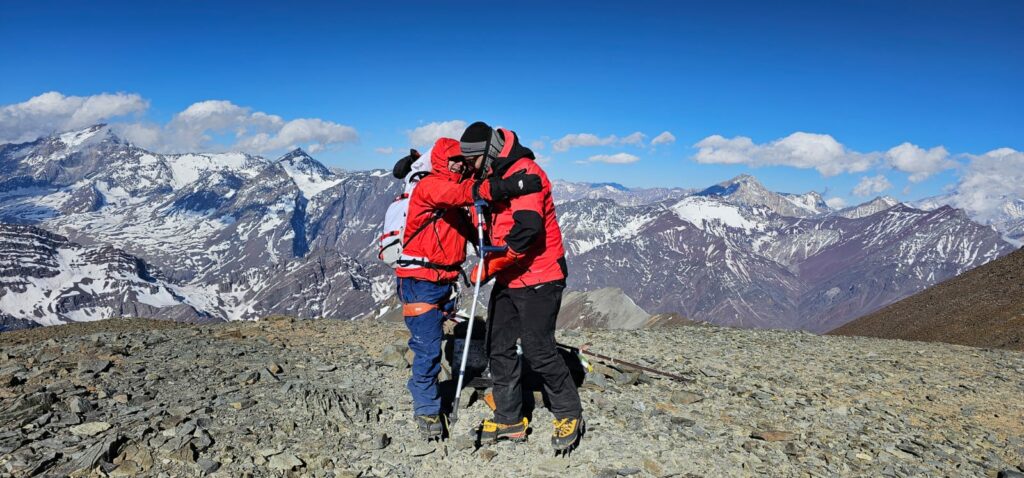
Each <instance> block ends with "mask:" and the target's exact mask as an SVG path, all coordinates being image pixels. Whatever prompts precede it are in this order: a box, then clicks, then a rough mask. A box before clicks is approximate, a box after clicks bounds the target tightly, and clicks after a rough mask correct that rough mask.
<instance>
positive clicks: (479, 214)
mask: <svg viewBox="0 0 1024 478" xmlns="http://www.w3.org/2000/svg"><path fill="white" fill-rule="evenodd" d="M486 206H487V204H486V203H484V202H483V201H476V202H474V203H473V212H474V213H475V214H474V216H475V217H476V236H477V241H478V242H479V246H478V248H477V251H478V252H479V254H480V262H479V263H478V264H477V266H476V269H475V270H476V276H474V279H472V280H473V281H474V286H473V302H472V304H471V305H470V307H469V320H468V321H467V322H468V324H467V325H466V335H465V340H466V343H468V344H472V343H473V342H472V338H473V322H475V319H476V305H477V303H478V302H479V299H480V281H481V279H482V278H483V271H484V267H486V263H487V254H485V253H484V221H485V219H484V207H486ZM463 250H465V247H463ZM468 359H469V347H468V346H466V347H463V349H462V361H461V364H460V365H459V380H458V382H457V383H456V385H455V401H454V402H453V403H452V414H451V420H452V423H455V422H456V421H458V419H459V398H460V397H461V396H462V382H463V380H465V378H466V361H467V360H468Z"/></svg>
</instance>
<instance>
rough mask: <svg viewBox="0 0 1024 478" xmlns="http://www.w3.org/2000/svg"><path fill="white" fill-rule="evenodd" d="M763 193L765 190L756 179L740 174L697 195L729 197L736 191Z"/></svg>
mask: <svg viewBox="0 0 1024 478" xmlns="http://www.w3.org/2000/svg"><path fill="white" fill-rule="evenodd" d="M740 190H743V191H751V190H752V191H764V190H765V188H764V186H763V185H762V184H761V182H760V181H758V180H757V178H755V177H753V176H751V175H749V174H741V175H739V176H736V177H734V178H732V179H730V180H728V181H723V182H720V183H718V184H716V185H714V186H711V187H709V188H707V189H705V190H703V191H701V192H699V193H697V195H698V196H729V195H731V194H733V193H735V192H737V191H740Z"/></svg>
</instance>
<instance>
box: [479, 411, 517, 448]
mask: <svg viewBox="0 0 1024 478" xmlns="http://www.w3.org/2000/svg"><path fill="white" fill-rule="evenodd" d="M529 429H530V421H529V420H527V419H526V418H525V417H524V418H523V419H522V420H519V421H516V422H513V423H508V424H505V423H499V422H496V421H491V420H484V421H483V423H481V424H480V427H479V428H477V441H479V443H480V444H482V445H483V444H491V443H497V442H498V440H512V441H526V437H527V431H528V430H529Z"/></svg>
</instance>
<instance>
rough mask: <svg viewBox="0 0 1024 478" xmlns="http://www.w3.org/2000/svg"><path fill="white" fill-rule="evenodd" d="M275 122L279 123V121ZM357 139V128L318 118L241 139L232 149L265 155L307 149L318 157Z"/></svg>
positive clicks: (287, 124)
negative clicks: (335, 146) (273, 152)
mask: <svg viewBox="0 0 1024 478" xmlns="http://www.w3.org/2000/svg"><path fill="white" fill-rule="evenodd" d="M259 114H261V113H255V114H254V116H255V115H259ZM274 118H277V120H278V121H280V118H278V117H274ZM250 120H256V121H269V120H268V119H267V118H252V117H250ZM240 127H241V126H240ZM271 129H272V128H271ZM358 138H359V135H358V134H357V133H356V130H355V128H352V127H351V126H345V125H340V124H337V123H333V122H330V121H324V120H322V119H319V118H300V119H295V120H291V121H288V122H287V123H284V124H283V125H281V127H280V129H278V130H277V132H276V133H273V132H271V133H266V132H261V133H258V134H255V135H252V136H248V137H246V138H244V139H239V141H238V142H237V143H235V146H234V147H233V148H232V149H240V150H242V151H252V152H266V151H275V150H281V149H292V148H296V147H299V146H302V145H306V149H308V150H309V152H310V153H316V152H319V151H322V150H323V149H324V148H326V147H327V146H328V145H332V144H339V143H349V142H353V141H355V140H357V139H358Z"/></svg>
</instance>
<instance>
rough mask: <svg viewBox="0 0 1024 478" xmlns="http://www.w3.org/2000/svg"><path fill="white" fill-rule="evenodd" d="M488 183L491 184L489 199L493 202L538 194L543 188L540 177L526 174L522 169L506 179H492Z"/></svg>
mask: <svg viewBox="0 0 1024 478" xmlns="http://www.w3.org/2000/svg"><path fill="white" fill-rule="evenodd" d="M488 181H490V183H491V198H492V199H493V200H495V201H504V200H506V199H510V198H512V197H515V196H524V195H526V194H533V193H536V192H540V191H541V190H542V189H543V186H544V184H543V183H542V182H541V180H540V176H537V175H536V174H526V170H524V169H521V170H519V171H516V172H515V173H513V174H512V175H510V176H509V177H508V178H497V177H492V178H490V179H488Z"/></svg>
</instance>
